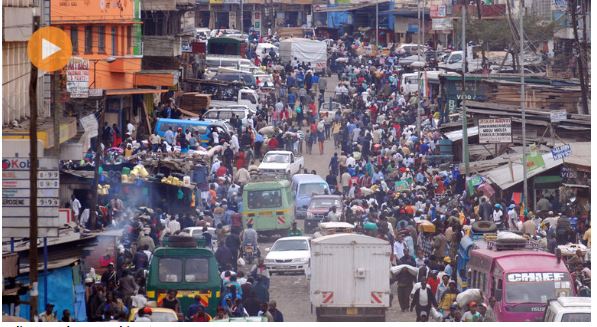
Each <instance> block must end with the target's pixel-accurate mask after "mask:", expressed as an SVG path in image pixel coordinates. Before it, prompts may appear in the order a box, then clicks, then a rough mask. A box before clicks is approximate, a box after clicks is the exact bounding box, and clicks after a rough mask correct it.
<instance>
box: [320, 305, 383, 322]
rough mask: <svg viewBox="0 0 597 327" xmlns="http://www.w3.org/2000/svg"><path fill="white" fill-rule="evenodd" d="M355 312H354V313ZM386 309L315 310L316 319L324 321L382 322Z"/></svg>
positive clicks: (322, 308)
mask: <svg viewBox="0 0 597 327" xmlns="http://www.w3.org/2000/svg"><path fill="white" fill-rule="evenodd" d="M355 310H356V312H355ZM386 311H387V308H386V307H375V308H362V307H361V308H354V307H353V308H349V307H319V308H317V309H316V314H317V318H318V319H321V320H326V321H357V320H358V321H362V320H376V321H384V320H385V317H386Z"/></svg>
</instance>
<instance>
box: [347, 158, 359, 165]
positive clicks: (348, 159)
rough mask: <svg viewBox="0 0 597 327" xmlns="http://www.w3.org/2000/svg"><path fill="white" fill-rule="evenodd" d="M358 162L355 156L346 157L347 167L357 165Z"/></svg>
mask: <svg viewBox="0 0 597 327" xmlns="http://www.w3.org/2000/svg"><path fill="white" fill-rule="evenodd" d="M356 163H357V161H356V159H355V158H353V157H348V158H346V167H350V166H353V167H354V166H355V165H356Z"/></svg>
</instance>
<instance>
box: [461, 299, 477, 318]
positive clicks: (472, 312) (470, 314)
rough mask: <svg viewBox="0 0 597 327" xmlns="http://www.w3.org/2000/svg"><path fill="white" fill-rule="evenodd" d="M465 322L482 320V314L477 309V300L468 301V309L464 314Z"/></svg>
mask: <svg viewBox="0 0 597 327" xmlns="http://www.w3.org/2000/svg"><path fill="white" fill-rule="evenodd" d="M461 321H463V322H480V321H481V314H480V313H479V311H477V302H475V301H471V302H469V303H468V311H466V312H465V313H464V314H463V315H462V320H461Z"/></svg>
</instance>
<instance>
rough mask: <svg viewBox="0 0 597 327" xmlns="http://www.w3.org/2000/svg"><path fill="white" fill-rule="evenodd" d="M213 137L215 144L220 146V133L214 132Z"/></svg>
mask: <svg viewBox="0 0 597 327" xmlns="http://www.w3.org/2000/svg"><path fill="white" fill-rule="evenodd" d="M212 137H213V138H214V143H215V144H218V143H220V135H219V134H218V132H216V131H214V132H213V133H212Z"/></svg>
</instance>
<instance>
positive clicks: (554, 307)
mask: <svg viewBox="0 0 597 327" xmlns="http://www.w3.org/2000/svg"><path fill="white" fill-rule="evenodd" d="M543 321H544V322H591V298H590V297H559V298H558V299H556V300H549V301H548V302H547V305H546V307H545V314H544V315H543Z"/></svg>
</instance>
